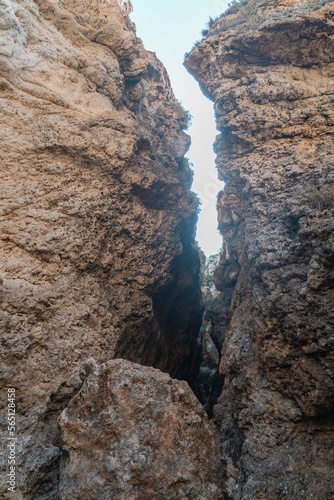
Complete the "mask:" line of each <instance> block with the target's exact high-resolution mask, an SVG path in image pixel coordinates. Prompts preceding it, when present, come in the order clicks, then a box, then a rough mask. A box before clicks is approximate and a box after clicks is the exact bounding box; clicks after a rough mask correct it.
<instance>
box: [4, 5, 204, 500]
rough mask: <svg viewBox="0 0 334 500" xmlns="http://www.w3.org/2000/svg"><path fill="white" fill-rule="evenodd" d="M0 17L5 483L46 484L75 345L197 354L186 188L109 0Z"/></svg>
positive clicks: (193, 204)
mask: <svg viewBox="0 0 334 500" xmlns="http://www.w3.org/2000/svg"><path fill="white" fill-rule="evenodd" d="M125 3H128V2H125ZM123 4H124V2H123ZM0 29H1V31H0V114H1V124H0V137H1V141H0V156H1V164H0V170H1V185H0V189H1V215H0V236H1V238H0V242H1V250H0V276H1V311H0V323H1V336H2V340H1V345H2V348H1V383H2V385H3V386H4V387H7V386H10V387H16V389H17V411H18V429H19V433H20V436H19V443H20V444H19V446H20V452H19V456H18V466H19V467H20V474H19V476H18V481H19V483H18V490H17V498H18V499H19V498H35V499H37V498H42V497H43V495H45V498H53V497H54V496H55V495H57V477H58V461H59V456H60V453H61V452H60V449H59V446H60V441H59V435H58V431H57V423H56V419H57V417H58V416H59V414H60V412H61V411H62V410H63V409H64V407H65V406H66V403H67V402H68V401H69V399H71V398H72V397H73V396H74V395H75V394H76V393H77V391H78V390H79V389H80V387H81V385H82V382H83V380H84V378H85V376H86V375H85V371H84V369H83V368H82V367H83V366H84V364H85V362H86V360H87V359H88V358H90V357H94V358H95V359H96V360H97V362H100V361H101V362H103V361H106V360H109V359H112V358H115V357H123V358H127V359H130V360H132V361H135V362H139V363H142V364H145V365H153V366H156V367H158V368H160V369H161V370H163V371H167V372H169V373H170V374H171V375H172V376H173V377H176V378H178V377H179V378H186V379H191V377H192V375H193V373H194V372H195V370H196V367H197V364H198V346H197V334H198V330H199V327H200V323H201V306H200V289H199V284H198V274H199V258H198V253H197V250H196V249H195V247H194V245H193V243H194V226H195V223H196V218H197V200H196V197H195V195H193V194H192V193H191V192H190V190H189V188H190V185H191V179H192V173H191V170H190V168H189V166H188V163H187V160H185V159H184V156H183V155H184V154H185V152H186V151H187V149H188V147H189V141H190V139H189V137H188V136H187V134H186V133H185V132H184V129H185V128H186V126H187V117H186V115H185V113H184V112H182V110H181V109H180V108H179V106H177V105H175V103H174V100H173V99H174V96H173V92H172V89H171V86H170V82H169V78H168V75H167V73H166V70H165V69H164V68H163V66H162V64H161V63H160V62H159V61H158V60H157V58H156V56H155V55H154V54H153V53H151V52H147V51H146V50H145V49H144V48H143V45H142V43H141V41H140V40H139V39H138V38H137V37H136V35H135V30H134V26H133V24H132V22H131V21H130V19H129V18H128V16H127V14H126V13H125V11H124V10H122V9H121V8H120V6H119V4H118V2H117V1H116V0H113V1H100V0H94V1H93V0H92V1H89V0H77V1H76V0H64V1H61V0H41V1H39V0H36V1H31V0H21V1H20V0H17V1H16V0H0ZM1 404H2V408H3V404H4V403H3V402H2V403H1ZM3 419H5V416H3ZM3 423H4V420H3ZM3 478H4V475H2V479H3ZM2 486H3V485H2ZM20 495H21V496H20ZM43 498H44V497H43Z"/></svg>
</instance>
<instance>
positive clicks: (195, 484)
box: [60, 360, 224, 500]
mask: <svg viewBox="0 0 334 500" xmlns="http://www.w3.org/2000/svg"><path fill="white" fill-rule="evenodd" d="M205 417H206V416H205V412H204V410H203V408H202V407H201V405H200V404H199V402H198V401H197V399H196V397H195V396H194V394H193V393H192V391H191V389H190V388H189V386H188V384H187V383H186V382H183V381H176V380H172V379H171V378H170V377H169V375H167V374H165V373H162V372H160V371H159V370H156V369H154V368H147V367H143V366H140V365H137V364H134V363H130V362H128V361H124V360H115V361H110V362H109V363H107V364H104V365H99V366H97V365H96V364H93V365H92V373H91V375H90V376H89V377H88V379H87V380H86V382H85V383H84V385H83V388H82V389H81V391H80V392H79V394H78V395H77V396H75V398H74V399H72V401H71V402H70V403H69V405H68V407H67V408H66V410H65V411H64V412H63V413H62V415H61V417H60V427H61V430H62V437H63V446H64V449H65V450H66V451H67V453H68V455H67V460H66V461H65V462H64V465H63V468H62V471H61V474H60V492H61V498H63V499H64V500H65V499H74V498H78V499H82V500H84V499H88V498H96V499H109V498H115V499H116V498H117V499H119V500H128V499H138V500H142V499H145V500H150V499H164V500H168V499H170V500H183V499H185V498H189V499H193V500H198V499H202V500H206V499H207V500H218V499H223V493H222V491H223V481H224V469H223V467H222V463H221V450H220V445H219V438H218V436H217V435H216V432H215V429H214V427H213V426H211V425H210V423H209V421H207V420H206V418H205Z"/></svg>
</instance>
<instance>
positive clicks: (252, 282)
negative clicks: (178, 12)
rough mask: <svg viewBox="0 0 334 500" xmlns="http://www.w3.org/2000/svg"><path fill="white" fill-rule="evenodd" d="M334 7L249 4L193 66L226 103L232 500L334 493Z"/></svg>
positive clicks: (221, 27)
mask: <svg viewBox="0 0 334 500" xmlns="http://www.w3.org/2000/svg"><path fill="white" fill-rule="evenodd" d="M333 36H334V11H333V3H327V4H325V5H320V4H319V5H317V6H314V5H313V4H311V3H310V2H305V1H302V2H300V1H293V2H291V1H289V2H258V1H255V0H254V1H253V0H250V1H248V2H246V4H245V6H244V7H242V8H241V9H240V10H239V12H238V13H237V14H234V15H230V16H227V17H222V18H220V19H219V20H217V21H216V22H214V24H213V26H212V27H211V29H210V31H209V35H208V36H207V37H206V39H205V40H204V41H203V42H202V43H201V44H199V45H198V46H197V47H196V48H194V50H193V51H192V53H191V54H190V56H189V57H188V59H187V60H186V66H187V68H188V69H189V71H190V72H191V73H192V74H193V75H194V76H195V77H196V78H197V79H198V81H199V82H200V85H201V86H202V89H203V91H204V93H205V94H206V95H207V96H209V97H210V98H211V99H212V100H214V102H215V111H216V119H217V125H218V129H219V130H220V132H221V134H220V135H219V136H218V138H217V141H216V145H215V148H216V152H217V165H218V170H219V173H220V177H221V179H222V180H224V181H225V182H226V187H225V190H224V192H223V193H221V194H220V196H219V200H218V212H219V213H218V217H219V226H220V229H221V232H222V234H223V237H224V242H225V248H224V254H223V256H222V259H221V262H220V266H219V268H218V270H217V271H216V276H215V282H216V286H217V288H218V289H219V290H220V291H221V297H220V298H219V299H217V300H216V304H215V308H214V309H215V310H214V311H213V320H214V323H215V324H214V332H213V335H212V336H213V338H214V339H215V342H216V344H217V345H218V346H221V345H222V362H221V367H220V371H221V373H222V375H224V377H225V384H224V388H223V392H222V395H221V397H220V400H219V404H218V405H217V407H216V408H215V419H216V422H217V424H218V426H219V427H220V430H221V437H222V441H223V444H224V448H225V452H226V454H227V456H228V459H229V462H230V466H229V474H230V479H229V495H230V497H231V498H234V499H243V500H246V499H247V500H248V499H249V500H250V499H252V500H259V499H266V500H269V499H270V500H271V499H281V498H289V499H312V498H314V499H315V498H317V499H320V498H322V499H330V498H333V496H334V481H333V473H332V472H333V466H334V457H333V450H334V446H333V445H334V428H333V401H334V398H333V396H334V379H333V367H334V356H333V342H334V316H333V311H334V308H333V306H334V293H333V284H334V269H333V263H334V241H333V226H334V169H333V164H334V155H333V131H334V114H333V102H334V79H333V76H334V71H333V69H334V38H333Z"/></svg>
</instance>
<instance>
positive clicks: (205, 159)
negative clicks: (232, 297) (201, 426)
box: [131, 0, 228, 418]
mask: <svg viewBox="0 0 334 500" xmlns="http://www.w3.org/2000/svg"><path fill="white" fill-rule="evenodd" d="M225 3H226V5H225ZM227 3H228V2H227V1H226V2H224V1H222V2H215V4H213V5H208V4H207V3H205V2H203V5H194V4H193V2H191V1H190V0H187V1H184V2H182V3H181V4H180V3H178V5H177V6H176V5H175V6H174V5H170V6H169V7H168V8H166V6H164V5H162V4H160V3H158V2H152V0H132V4H133V7H134V11H133V13H132V14H131V18H132V20H133V21H134V22H135V24H136V28H137V36H138V37H140V38H141V39H142V41H143V43H144V45H145V47H146V49H147V50H153V51H155V52H156V54H157V56H158V58H159V59H160V60H161V61H162V63H163V64H164V66H165V67H166V69H167V72H168V74H169V77H170V79H171V81H172V85H173V90H174V93H175V95H176V97H177V99H178V100H180V105H181V106H182V107H183V108H185V109H186V110H188V109H189V112H190V114H191V115H192V122H191V125H190V127H189V129H188V130H187V133H188V134H189V135H190V136H191V140H192V145H191V147H190V150H189V152H188V155H187V156H188V157H189V160H190V164H191V165H192V166H193V170H194V180H193V184H192V190H193V191H194V192H195V193H196V194H197V196H198V198H199V200H200V203H201V212H200V214H199V220H198V225H197V236H196V239H197V242H198V247H199V253H200V259H201V291H202V301H203V309H204V312H203V320H202V326H201V329H200V333H199V337H198V344H199V345H200V353H201V354H200V360H199V363H200V366H197V373H198V375H197V378H196V379H195V380H194V378H193V376H192V377H190V378H188V381H189V382H190V385H191V387H192V389H193V391H194V393H195V394H196V396H197V398H198V399H199V401H200V402H201V403H202V405H203V406H204V408H205V410H206V411H207V413H208V415H209V418H212V415H213V406H214V405H215V404H216V402H217V399H218V397H219V396H220V393H221V390H222V386H223V379H222V377H221V376H220V375H219V364H220V351H221V342H220V339H219V338H218V337H219V334H218V336H217V335H215V334H214V331H213V329H214V327H215V326H216V323H219V317H218V316H219V314H218V312H217V311H218V310H219V305H220V299H219V297H220V294H221V292H218V291H217V289H216V288H215V286H214V284H213V275H214V271H215V267H216V266H217V264H218V262H219V255H220V252H221V247H222V237H221V236H220V234H219V233H218V230H217V224H218V223H217V209H216V200H217V195H218V193H219V192H220V191H221V190H222V189H223V187H224V183H223V182H221V181H219V180H218V174H217V170H216V168H215V154H214V151H213V144H214V142H215V138H216V135H217V131H216V126H215V116H214V110H213V104H212V102H210V101H209V100H208V99H207V98H206V97H204V95H203V94H202V91H201V90H200V88H199V86H198V84H197V82H195V80H194V78H193V77H192V76H191V75H189V74H188V72H187V70H186V69H185V68H184V66H183V60H184V56H185V54H186V53H187V52H188V51H189V49H191V47H192V46H193V44H194V42H195V40H197V39H198V38H201V37H202V36H203V35H204V32H203V33H202V30H203V28H205V24H206V23H207V22H208V23H209V22H210V19H211V17H209V16H212V17H217V15H220V13H221V12H222V11H223V10H224V8H225V7H226V6H227ZM218 4H219V5H218ZM190 13H191V22H188V19H189V15H190ZM185 19H187V22H185ZM211 20H212V19H211ZM171 33H172V36H171ZM157 303H158V304H159V301H158V302H157ZM217 315H218V316H217ZM218 329H219V325H218ZM189 370H191V371H192V372H193V370H194V366H193V365H192V366H191V367H189ZM183 378H187V377H184V374H183Z"/></svg>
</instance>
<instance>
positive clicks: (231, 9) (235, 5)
mask: <svg viewBox="0 0 334 500" xmlns="http://www.w3.org/2000/svg"><path fill="white" fill-rule="evenodd" d="M246 2H247V0H232V2H231V3H229V4H228V7H227V9H226V10H225V12H223V13H222V14H221V16H220V17H225V16H229V15H230V14H236V13H237V12H238V11H239V10H240V9H241V7H242V6H243V5H245V3H246Z"/></svg>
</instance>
